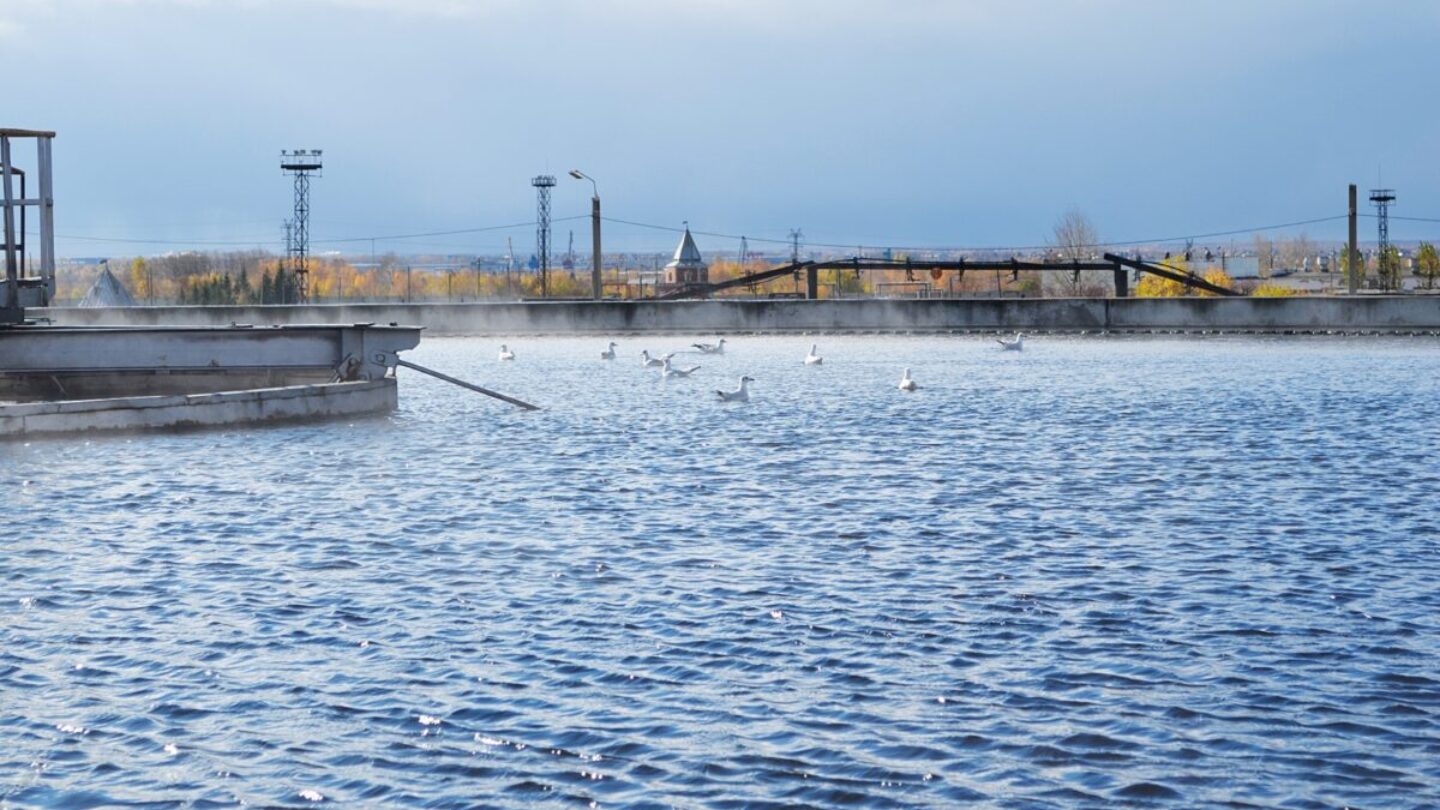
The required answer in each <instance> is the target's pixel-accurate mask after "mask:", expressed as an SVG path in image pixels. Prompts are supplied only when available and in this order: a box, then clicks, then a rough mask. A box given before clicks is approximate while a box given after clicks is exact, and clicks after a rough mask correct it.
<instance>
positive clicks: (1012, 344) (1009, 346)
mask: <svg viewBox="0 0 1440 810" xmlns="http://www.w3.org/2000/svg"><path fill="white" fill-rule="evenodd" d="M995 342H996V343H999V344H1000V345H1001V346H1003V347H1004V348H1005V350H1006V351H1011V352H1018V351H1021V350H1023V349H1024V348H1025V335H1024V333H1021V332H1016V333H1015V337H1014V339H1012V340H1006V339H1005V338H995Z"/></svg>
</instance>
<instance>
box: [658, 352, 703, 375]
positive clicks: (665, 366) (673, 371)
mask: <svg viewBox="0 0 1440 810" xmlns="http://www.w3.org/2000/svg"><path fill="white" fill-rule="evenodd" d="M699 368H700V367H699V366H691V367H690V368H675V367H674V366H672V365H670V358H668V357H667V358H665V359H664V360H662V361H661V366H660V376H661V377H664V378H666V379H669V378H670V377H689V376H690V374H691V372H694V371H698V370H699Z"/></svg>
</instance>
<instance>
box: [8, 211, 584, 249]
mask: <svg viewBox="0 0 1440 810" xmlns="http://www.w3.org/2000/svg"><path fill="white" fill-rule="evenodd" d="M575 219H589V216H588V215H576V216H573V217H560V218H558V219H555V220H552V221H553V222H568V221H570V220H575ZM534 224H535V223H534V221H526V222H516V223H511V224H508V225H487V226H485V227H480V228H458V229H455V230H449V231H429V232H426V233H400V234H389V235H385V236H378V235H377V236H349V237H344V238H337V239H311V240H310V242H311V244H327V245H330V244H342V243H350V242H369V241H371V240H374V241H376V242H388V241H396V240H400V239H422V238H426V237H433V236H455V235H458V234H468V233H485V232H488V231H504V230H513V229H515V228H529V227H531V226H533V225H534ZM31 235H35V234H31ZM55 238H57V239H73V240H76V241H80V242H114V243H120V244H135V245H204V246H207V247H236V246H240V247H256V246H259V245H275V244H280V242H279V241H278V240H276V239H275V238H274V237H265V238H263V239H251V240H245V241H235V240H213V239H143V238H135V237H123V236H82V235H79V234H56V235H55Z"/></svg>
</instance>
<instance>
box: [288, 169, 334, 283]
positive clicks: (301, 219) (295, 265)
mask: <svg viewBox="0 0 1440 810" xmlns="http://www.w3.org/2000/svg"><path fill="white" fill-rule="evenodd" d="M322 168H324V166H323V165H322V164H321V162H320V150H319V149H281V150H280V169H281V171H284V172H285V173H286V174H290V175H293V176H294V177H295V218H294V219H293V220H291V224H290V227H291V237H290V245H289V248H288V249H287V251H286V252H287V254H288V256H289V259H290V271H291V272H292V273H294V274H295V288H296V290H297V291H298V292H299V298H300V300H299V302H298V303H301V304H304V303H308V302H309V301H310V266H309V265H308V264H307V263H306V261H305V260H306V258H307V257H309V255H310V176H311V175H312V174H316V175H317V176H318V173H319V171H320V170H321V169H322Z"/></svg>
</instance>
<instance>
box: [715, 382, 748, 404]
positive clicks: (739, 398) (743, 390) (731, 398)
mask: <svg viewBox="0 0 1440 810" xmlns="http://www.w3.org/2000/svg"><path fill="white" fill-rule="evenodd" d="M752 382H755V378H754V377H741V378H740V387H739V388H736V389H735V390H734V391H716V392H715V393H716V394H718V395H719V396H720V401H721V402H749V401H750V388H749V384H750V383H752Z"/></svg>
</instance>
